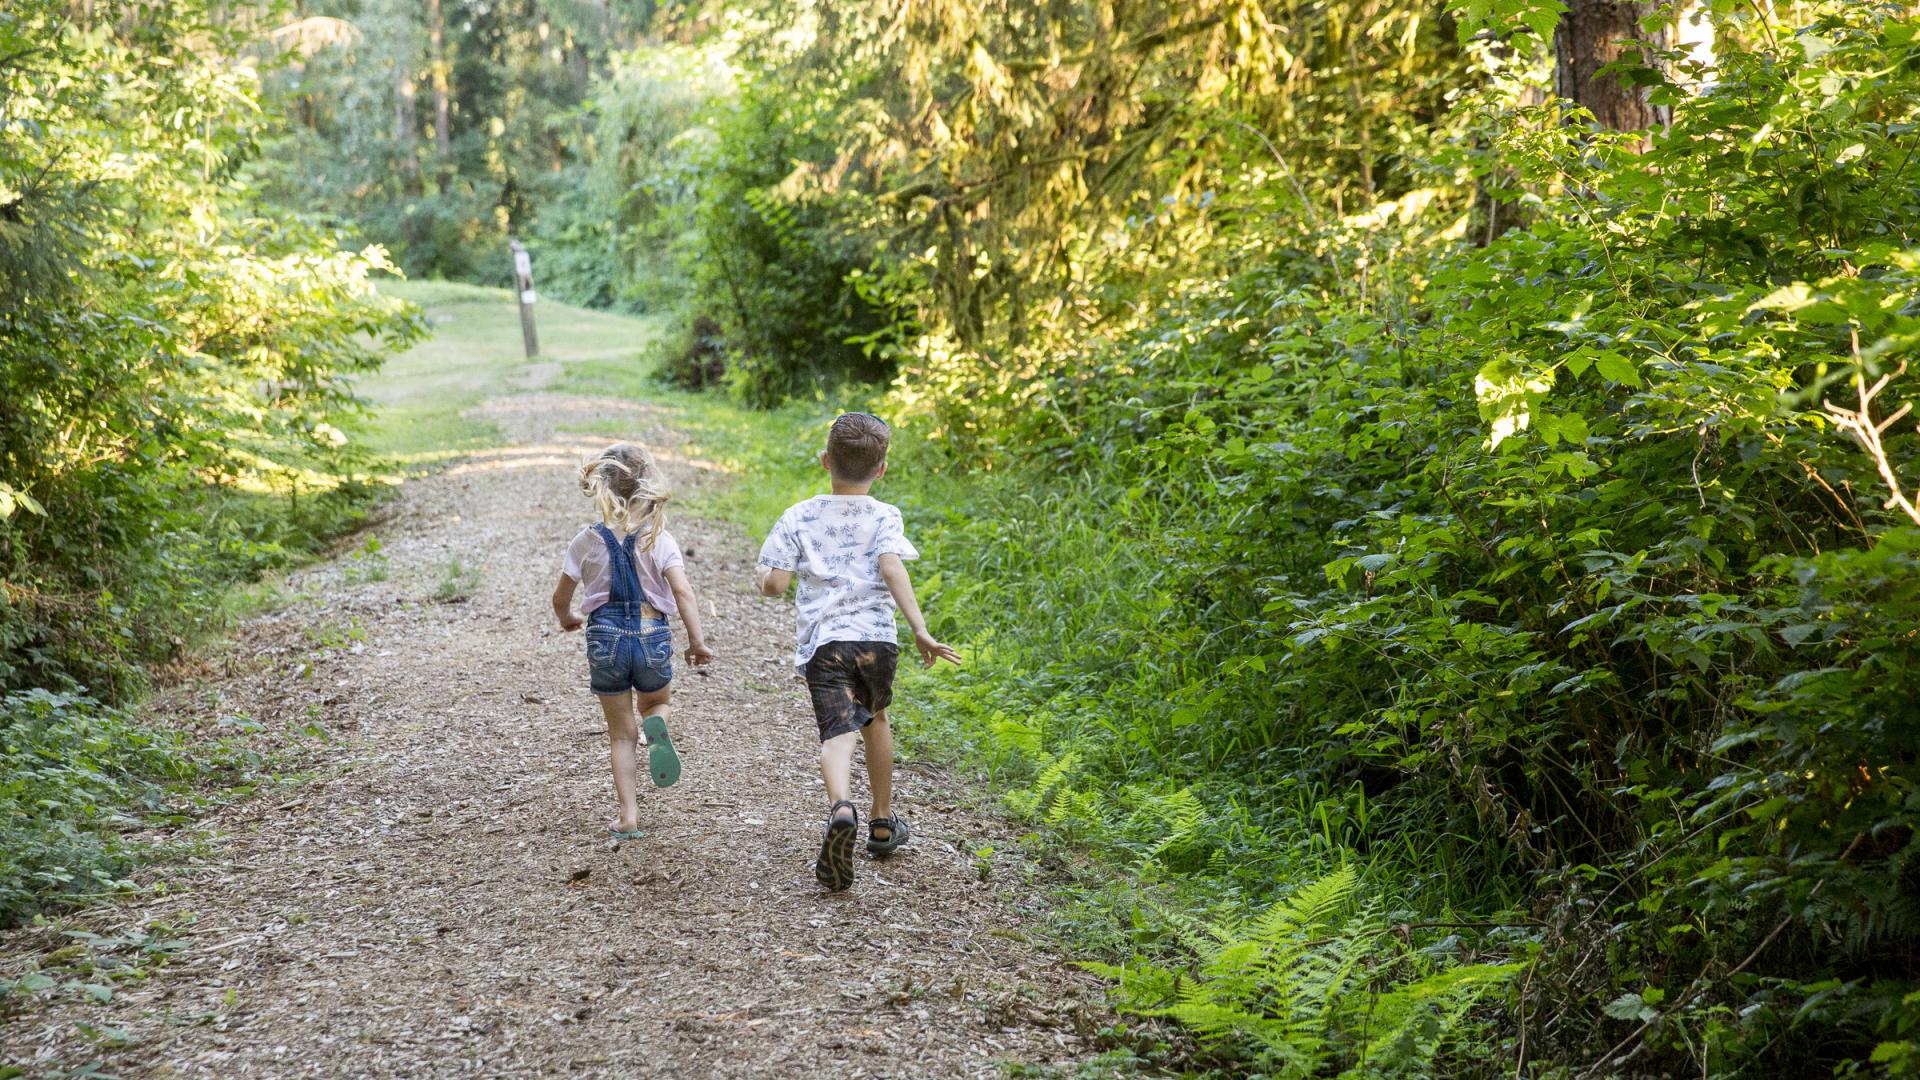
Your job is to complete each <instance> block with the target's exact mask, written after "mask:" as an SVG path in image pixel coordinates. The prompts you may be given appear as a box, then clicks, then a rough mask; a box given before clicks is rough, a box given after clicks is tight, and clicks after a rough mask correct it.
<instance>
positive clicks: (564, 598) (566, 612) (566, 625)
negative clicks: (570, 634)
mask: <svg viewBox="0 0 1920 1080" xmlns="http://www.w3.org/2000/svg"><path fill="white" fill-rule="evenodd" d="M578 584H579V582H577V581H575V580H573V579H572V578H570V577H568V576H567V575H565V574H561V575H560V584H558V585H555V586H554V587H553V614H554V616H555V617H556V618H558V619H559V620H560V629H562V630H567V631H573V630H578V629H580V628H581V627H582V626H585V625H586V624H587V620H585V619H583V618H581V617H580V616H578V615H575V614H574V613H573V589H574V586H576V585H578Z"/></svg>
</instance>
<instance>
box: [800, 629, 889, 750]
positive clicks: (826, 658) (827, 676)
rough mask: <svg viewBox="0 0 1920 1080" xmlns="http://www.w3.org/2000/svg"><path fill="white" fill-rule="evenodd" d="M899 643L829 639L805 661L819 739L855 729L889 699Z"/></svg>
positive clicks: (808, 689) (884, 709) (884, 708)
mask: <svg viewBox="0 0 1920 1080" xmlns="http://www.w3.org/2000/svg"><path fill="white" fill-rule="evenodd" d="M899 662H900V646H898V645H895V644H893V643H891V642H886V641H829V642H827V643H826V644H825V645H822V646H820V648H818V649H817V650H815V651H814V654H813V659H811V660H808V661H807V667H806V674H807V694H808V695H809V696H810V697H812V698H813V719H814V721H815V722H817V723H818V724H819V725H820V741H821V742H826V741H827V740H828V739H831V738H833V737H834V736H836V735H845V734H846V733H847V732H849V731H859V730H860V729H861V728H864V727H866V726H867V725H868V724H871V723H873V714H874V713H877V712H884V711H886V708H887V706H888V705H890V704H892V702H893V669H894V667H895V666H896V665H897V664H898V663H899Z"/></svg>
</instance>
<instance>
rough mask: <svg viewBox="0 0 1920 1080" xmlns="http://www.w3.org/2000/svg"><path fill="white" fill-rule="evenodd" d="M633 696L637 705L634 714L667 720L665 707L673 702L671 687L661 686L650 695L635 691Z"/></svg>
mask: <svg viewBox="0 0 1920 1080" xmlns="http://www.w3.org/2000/svg"><path fill="white" fill-rule="evenodd" d="M633 696H634V698H635V699H636V700H637V702H638V704H639V708H638V709H636V710H635V711H636V712H638V713H639V714H640V715H641V716H657V717H659V718H660V719H661V720H663V721H664V720H666V718H667V705H668V704H669V703H670V702H672V701H673V687H672V686H671V685H667V686H663V687H661V688H660V689H658V690H655V691H653V692H652V693H641V692H640V691H638V690H636V691H634V694H633Z"/></svg>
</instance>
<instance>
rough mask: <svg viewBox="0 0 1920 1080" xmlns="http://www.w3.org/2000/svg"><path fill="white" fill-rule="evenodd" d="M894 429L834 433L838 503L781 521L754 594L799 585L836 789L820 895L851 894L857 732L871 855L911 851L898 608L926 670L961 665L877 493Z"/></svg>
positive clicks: (764, 553)
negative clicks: (945, 663)
mask: <svg viewBox="0 0 1920 1080" xmlns="http://www.w3.org/2000/svg"><path fill="white" fill-rule="evenodd" d="M890 435H891V433H890V432H889V431H888V429H887V425H886V422H885V421H883V420H881V419H880V418H879V417H877V416H873V415H872V414H870V413H846V414H845V415H843V416H841V417H840V418H839V419H837V420H835V421H834V422H833V428H832V429H831V430H830V431H829V432H828V433H827V449H826V451H825V452H823V453H822V454H821V455H820V464H821V465H823V466H825V467H826V470H827V474H828V475H829V476H830V477H831V478H832V480H833V494H831V495H816V496H814V497H813V498H811V499H808V500H807V501H805V502H803V503H798V504H796V505H794V506H792V507H789V508H788V509H787V512H786V513H784V514H782V515H780V522H779V524H777V525H775V526H774V527H773V531H772V532H770V533H768V534H767V542H766V544H765V545H763V546H762V547H761V548H760V562H759V566H757V567H755V569H754V572H753V582H754V586H755V587H756V588H757V589H759V590H760V592H761V594H762V595H764V596H779V595H781V594H783V593H785V592H786V591H787V582H788V581H791V580H792V579H793V578H795V577H796V576H797V577H798V578H799V579H800V589H799V594H798V596H797V597H796V601H797V612H798V613H797V615H796V617H795V619H794V627H795V631H796V633H797V636H798V637H799V648H798V649H796V650H795V652H794V663H795V664H797V665H798V666H799V668H800V671H801V673H802V674H804V675H805V676H806V679H807V693H808V694H809V695H810V696H811V697H812V698H813V716H814V719H815V720H816V721H817V722H818V723H819V725H820V776H821V778H822V779H824V780H826V782H827V798H828V799H829V800H830V801H831V803H832V806H831V807H829V809H828V811H827V832H826V837H825V839H824V840H822V841H821V844H820V857H819V859H818V860H816V861H815V863H814V867H813V875H814V877H816V878H818V879H819V880H820V884H822V885H824V886H826V887H827V888H828V889H831V890H832V891H834V892H839V891H840V890H842V889H845V888H847V887H848V886H850V885H852V884H853V842H854V836H855V834H856V833H857V832H858V831H859V815H858V814H857V813H856V812H855V811H854V807H853V803H852V802H850V801H849V800H848V798H847V797H848V795H850V794H851V793H852V782H853V781H852V773H853V744H854V741H855V736H856V733H857V735H858V737H859V738H860V739H863V740H865V742H866V744H867V783H868V786H869V787H871V788H872V790H873V808H872V813H871V814H870V815H869V818H868V822H867V830H868V832H867V850H868V851H870V852H872V853H873V854H874V855H875V856H882V855H888V854H891V853H892V852H893V850H894V849H895V848H897V847H899V846H900V845H901V844H904V843H906V841H907V836H908V830H907V823H906V822H905V821H903V820H901V819H900V818H899V817H898V816H897V815H895V814H894V813H893V807H892V805H891V801H892V798H893V732H892V730H891V729H889V728H888V727H887V705H888V704H889V703H891V702H892V701H893V671H894V666H895V664H896V663H897V661H898V660H899V657H900V646H899V630H898V629H897V628H896V627H895V625H894V621H893V611H894V606H895V605H896V604H897V605H899V608H900V611H901V612H902V613H904V614H905V615H906V617H907V626H908V627H910V628H912V630H913V643H914V646H915V647H916V648H918V649H919V650H920V659H921V660H922V661H923V662H925V663H926V665H927V666H928V667H932V666H933V665H934V662H935V661H937V660H941V659H946V660H950V661H952V662H953V663H956V664H957V663H959V662H960V654H959V653H957V652H955V651H953V649H952V648H951V647H949V646H946V645H942V644H941V643H940V642H938V641H935V640H934V639H933V636H932V635H931V634H928V633H927V624H926V620H924V619H922V618H921V617H920V605H919V603H918V602H917V601H915V599H914V596H913V582H912V581H910V580H909V579H908V578H907V568H906V564H905V563H904V562H903V560H905V559H917V558H919V557H920V553H919V552H918V551H916V550H914V547H913V544H911V543H910V542H908V540H907V534H906V532H905V530H904V529H903V528H902V526H901V523H900V511H899V510H898V509H896V508H895V507H892V506H889V505H887V504H886V503H883V502H880V501H879V500H877V499H875V498H873V497H872V496H871V495H868V494H867V491H868V489H870V488H872V487H873V483H874V481H876V480H878V479H880V478H881V477H882V476H885V475H886V473H887V441H888V439H889V437H890Z"/></svg>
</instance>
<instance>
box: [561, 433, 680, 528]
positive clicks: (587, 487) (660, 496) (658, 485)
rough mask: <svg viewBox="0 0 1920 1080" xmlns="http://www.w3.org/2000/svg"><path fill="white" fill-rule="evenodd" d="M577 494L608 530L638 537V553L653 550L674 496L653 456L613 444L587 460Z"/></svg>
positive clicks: (639, 448)
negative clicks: (591, 505)
mask: <svg viewBox="0 0 1920 1080" xmlns="http://www.w3.org/2000/svg"><path fill="white" fill-rule="evenodd" d="M580 491H581V492H582V493H583V494H585V495H586V496H587V498H589V499H592V500H593V505H594V508H595V509H597V510H598V511H600V520H601V521H602V522H603V523H605V524H606V526H607V527H608V528H610V529H613V530H615V531H617V532H621V533H628V534H632V535H634V536H636V537H638V540H637V541H636V542H635V545H634V546H635V548H636V550H639V551H648V550H650V549H652V547H653V542H654V539H655V538H656V537H658V536H659V535H660V530H661V529H662V528H664V527H665V526H666V517H667V500H668V499H669V498H671V497H672V496H673V493H672V491H671V490H669V489H668V487H667V478H666V476H665V475H664V474H662V473H661V471H660V466H659V465H657V464H655V463H654V460H653V455H652V454H649V453H647V450H646V448H645V447H643V446H640V445H638V444H636V443H614V444H613V445H612V446H609V447H607V448H606V449H605V450H602V451H600V453H599V454H597V455H595V456H594V457H592V458H590V459H588V461H587V463H586V464H585V465H584V466H582V467H581V469H580Z"/></svg>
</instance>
